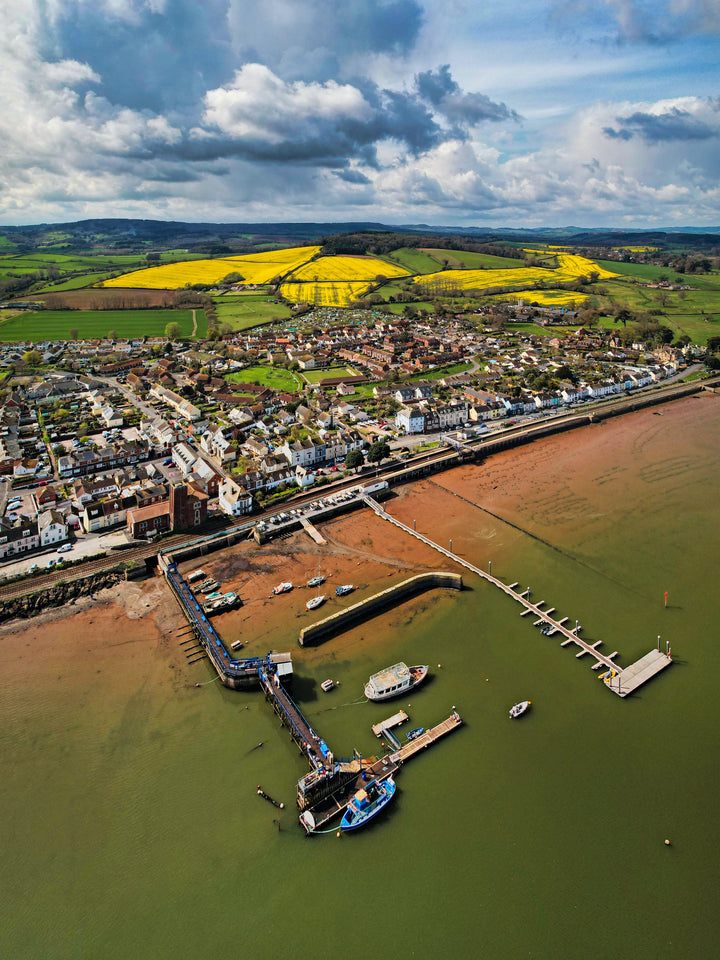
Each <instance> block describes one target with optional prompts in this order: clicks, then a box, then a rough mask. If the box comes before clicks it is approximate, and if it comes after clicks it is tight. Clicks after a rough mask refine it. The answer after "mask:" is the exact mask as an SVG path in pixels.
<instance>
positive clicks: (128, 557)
mask: <svg viewBox="0 0 720 960" xmlns="http://www.w3.org/2000/svg"><path fill="white" fill-rule="evenodd" d="M705 388H708V389H719V388H720V377H715V378H712V379H711V380H705V381H703V382H702V383H698V382H694V383H677V384H671V385H669V386H666V387H662V388H660V389H656V390H654V391H652V392H645V393H639V394H636V395H633V396H629V397H622V398H620V399H613V400H607V401H605V402H599V403H597V404H589V405H587V406H584V407H583V408H581V409H578V410H577V411H572V412H570V413H564V414H558V415H555V416H552V417H547V418H543V419H542V420H539V421H537V422H534V423H530V424H528V423H518V424H517V425H513V426H508V427H506V428H505V429H503V430H502V431H497V432H494V433H488V434H485V435H484V436H480V437H476V438H474V439H471V440H468V441H464V442H463V443H462V444H456V445H454V446H449V445H442V446H440V447H437V448H435V449H433V450H429V451H424V452H422V453H418V454H415V455H413V456H410V457H409V458H408V459H407V460H405V461H403V463H402V465H398V464H397V462H390V463H387V464H385V465H382V464H379V465H377V466H376V467H375V470H366V471H364V472H363V473H362V474H357V475H354V476H352V477H343V478H340V479H338V480H335V481H332V482H331V483H328V484H323V486H322V487H320V488H316V489H315V490H313V491H312V492H310V493H303V494H299V495H298V496H296V497H293V498H292V499H290V500H286V501H284V502H283V503H282V504H281V505H280V506H278V507H276V508H273V509H271V510H264V511H262V512H260V513H256V514H253V515H252V518H244V517H243V518H238V519H236V520H230V521H228V522H227V525H226V526H225V527H224V528H223V530H222V531H219V532H218V533H219V535H220V536H221V535H222V533H227V534H231V533H233V532H237V531H238V529H242V528H247V530H248V533H249V532H250V530H251V529H252V527H254V525H255V524H256V523H257V522H258V520H271V519H272V518H273V517H274V516H277V515H278V514H280V513H283V512H285V511H286V510H287V509H288V506H290V507H292V508H298V507H302V506H305V505H307V504H309V503H312V502H313V501H314V500H317V498H318V497H319V496H323V497H327V496H332V495H333V494H336V493H339V492H341V491H343V490H349V489H351V488H353V487H356V486H357V485H358V484H359V483H364V482H368V481H370V480H372V479H374V478H375V477H377V478H382V479H384V480H387V482H388V484H389V485H390V486H395V485H398V484H401V483H407V482H411V481H412V480H416V479H420V478H422V477H423V476H426V475H428V474H429V473H431V472H434V471H436V470H438V469H443V468H447V467H450V466H453V465H455V464H459V463H462V462H463V461H464V460H466V459H474V458H477V457H478V456H481V457H482V456H486V455H490V454H492V453H495V452H498V451H500V450H503V449H507V448H508V447H511V446H516V445H518V444H521V443H530V442H532V441H533V440H536V439H541V438H542V437H545V436H549V435H551V434H553V433H557V432H560V431H562V430H567V429H575V428H578V427H582V426H587V425H588V424H590V423H595V422H600V421H602V420H604V419H607V418H610V417H614V416H620V415H622V414H623V413H630V412H632V411H634V410H637V409H639V408H641V407H643V406H650V405H654V404H660V403H666V402H670V401H672V400H674V399H680V398H682V397H687V396H691V395H692V394H693V393H698V392H700V390H702V389H705ZM196 539H197V533H195V532H193V533H187V534H174V535H173V536H171V537H168V538H167V539H165V540H163V541H162V542H161V543H160V544H154V543H149V544H147V545H145V544H143V545H142V546H138V547H130V548H128V549H127V550H123V551H121V552H120V551H118V552H117V553H115V554H108V555H107V556H105V557H99V558H97V559H95V560H88V561H87V562H86V563H82V564H78V565H77V566H74V567H67V568H64V569H61V570H54V571H53V572H51V573H45V574H40V575H39V576H35V577H32V578H31V579H26V580H22V581H18V582H17V583H12V584H7V585H5V586H0V603H1V602H3V601H6V600H13V599H16V598H17V597H22V596H24V595H26V594H28V593H37V592H39V591H41V590H45V589H49V588H50V587H53V586H55V585H56V584H58V583H67V582H69V581H72V580H81V579H84V578H85V577H88V576H92V575H93V574H95V573H101V572H103V571H105V570H113V569H116V568H117V567H119V566H121V565H122V564H125V563H130V562H138V561H145V560H147V559H149V558H150V557H153V556H155V555H156V554H157V553H158V551H159V550H160V549H162V550H167V549H168V548H172V547H182V546H185V545H187V544H189V543H191V542H192V541H194V540H196Z"/></svg>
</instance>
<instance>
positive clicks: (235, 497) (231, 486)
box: [218, 478, 253, 517]
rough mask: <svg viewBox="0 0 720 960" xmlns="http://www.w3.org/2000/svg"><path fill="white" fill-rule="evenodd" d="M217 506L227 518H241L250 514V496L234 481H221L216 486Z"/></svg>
mask: <svg viewBox="0 0 720 960" xmlns="http://www.w3.org/2000/svg"><path fill="white" fill-rule="evenodd" d="M218 506H219V507H220V509H221V510H222V512H223V513H225V514H227V515H228V516H229V517H241V516H243V515H244V514H246V513H251V512H252V506H253V498H252V494H251V493H248V491H247V490H246V489H245V488H244V487H242V486H240V484H239V483H236V482H235V481H234V480H231V479H229V478H228V479H225V480H221V482H220V484H219V486H218Z"/></svg>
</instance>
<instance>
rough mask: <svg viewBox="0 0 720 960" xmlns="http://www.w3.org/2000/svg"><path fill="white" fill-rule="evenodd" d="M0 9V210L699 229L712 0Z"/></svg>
mask: <svg viewBox="0 0 720 960" xmlns="http://www.w3.org/2000/svg"><path fill="white" fill-rule="evenodd" d="M0 10H2V13H3V28H4V29H3V34H2V37H0V56H2V64H3V82H2V89H1V90H0V138H1V140H0V142H2V144H3V147H2V149H1V150H0V222H2V223H4V224H15V223H17V224H21V223H37V222H55V221H64V220H76V219H82V218H87V217H147V218H151V219H172V220H195V221H197V220H211V221H226V222H232V221H262V220H268V221H284V220H293V221H308V220H322V221H327V220H376V221H382V222H385V223H428V224H436V225H441V224H444V225H449V224H457V225H473V224H477V225H482V226H490V227H501V226H515V227H519V226H566V225H570V224H572V225H578V226H589V227H592V226H618V227H623V226H628V227H630V226H632V227H645V228H653V227H660V226H683V225H695V226H703V225H705V226H717V225H718V224H720V185H719V181H718V172H719V170H720V149H719V147H720V89H719V87H720V84H719V83H718V80H719V74H720V67H719V65H720V43H719V40H720V2H719V0H653V2H652V3H650V2H647V0H574V2H572V3H571V2H569V0H525V2H523V3H520V2H518V0H505V2H502V3H489V2H467V0H443V2H440V0H346V2H345V3H338V2H337V0H262V2H258V0H252V2H250V0H0Z"/></svg>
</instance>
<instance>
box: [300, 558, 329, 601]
mask: <svg viewBox="0 0 720 960" xmlns="http://www.w3.org/2000/svg"><path fill="white" fill-rule="evenodd" d="M323 583H325V577H324V576H323V575H322V574H321V573H320V561H319V560H318V572H317V576H315V577H312V579H310V580H308V582H307V585H308V586H309V587H317V588H318V593H317V596H316V597H313V598H312V600H308V602H307V603H306V604H305V609H306V610H317V608H318V607H319V606H321V605H322V604H323V603H325V601H326V599H327V597H326V595H325V594H324V593H323V594H321V593H320V586H321V585H322V584H323Z"/></svg>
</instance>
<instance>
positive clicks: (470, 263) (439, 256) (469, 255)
mask: <svg viewBox="0 0 720 960" xmlns="http://www.w3.org/2000/svg"><path fill="white" fill-rule="evenodd" d="M422 252H423V253H426V254H428V255H429V256H431V257H433V258H434V259H435V260H437V261H439V263H440V264H442V263H443V261H444V260H447V262H448V266H449V267H450V269H451V270H461V269H462V268H463V267H467V268H469V269H471V270H482V269H486V270H512V269H513V268H517V267H523V266H524V265H525V264H524V261H523V260H522V258H521V257H518V259H517V260H514V259H512V258H510V257H493V256H491V255H490V254H487V253H473V252H472V251H470V250H443V249H435V248H432V247H427V248H425V247H423V248H422Z"/></svg>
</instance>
